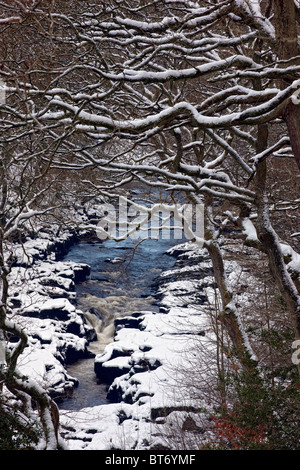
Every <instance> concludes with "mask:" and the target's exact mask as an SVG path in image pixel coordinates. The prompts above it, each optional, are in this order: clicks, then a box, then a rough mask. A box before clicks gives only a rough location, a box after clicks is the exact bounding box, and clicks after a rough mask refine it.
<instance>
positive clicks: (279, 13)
mask: <svg viewBox="0 0 300 470" xmlns="http://www.w3.org/2000/svg"><path fill="white" fill-rule="evenodd" d="M296 16H297V11H296V6H295V2H294V0H274V25H275V33H276V44H277V54H278V58H279V60H282V61H292V62H291V63H292V64H293V65H299V64H300V58H299V54H300V50H299V45H298V34H297V18H296ZM284 65H286V63H285V64H284ZM287 82H288V84H290V83H289V80H288V79H286V80H285V81H281V83H280V86H281V88H285V87H286V85H287ZM282 117H283V119H284V120H285V122H286V125H287V129H288V134H289V137H290V143H291V147H292V150H293V154H294V157H295V160H296V162H297V165H298V168H299V170H300V132H299V129H300V104H295V103H294V102H293V101H292V100H291V99H288V101H287V103H286V106H285V108H284V111H283V114H282Z"/></svg>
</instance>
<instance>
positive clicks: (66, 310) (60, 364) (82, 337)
mask: <svg viewBox="0 0 300 470" xmlns="http://www.w3.org/2000/svg"><path fill="white" fill-rule="evenodd" d="M78 241H79V238H78V236H77V234H76V233H74V232H67V231H66V232H64V233H62V234H60V235H59V236H57V234H54V232H44V231H43V230H39V232H38V233H37V234H35V236H34V237H32V238H31V237H28V238H27V239H26V240H25V241H24V242H23V244H22V245H17V244H15V245H14V248H13V253H14V262H13V267H12V271H11V274H10V286H11V288H10V298H9V305H10V308H11V312H12V315H13V318H14V319H15V321H17V322H18V323H20V324H22V325H23V326H24V328H25V329H26V332H27V334H28V346H27V347H26V348H25V351H24V353H23V354H22V357H21V358H20V363H19V370H20V372H22V373H23V374H24V375H28V376H30V377H31V378H33V379H35V380H36V381H37V382H38V383H40V384H41V385H42V386H44V387H46V388H47V389H48V391H49V393H50V394H51V396H52V397H53V398H54V399H55V400H57V402H58V403H59V402H60V400H61V399H62V397H65V396H68V395H71V394H72V393H73V392H74V390H75V389H76V387H77V386H78V380H77V378H76V377H73V376H72V375H70V374H69V373H68V366H69V365H70V364H72V363H74V362H76V361H78V360H83V359H88V358H91V357H93V355H94V354H93V353H91V352H90V349H89V346H90V345H92V344H93V343H94V342H95V341H96V332H95V329H94V328H93V327H92V326H91V324H90V323H89V322H88V321H87V319H86V317H85V315H84V313H83V312H82V310H81V309H79V308H78V305H77V300H78V299H77V295H76V285H78V283H79V282H82V281H84V280H85V279H88V278H89V276H90V266H89V265H88V264H87V263H74V262H71V261H66V260H63V257H64V256H65V254H66V253H68V251H69V249H70V248H71V247H72V246H73V245H74V244H76V243H78ZM200 252H201V250H200ZM169 256H173V257H174V261H175V260H176V259H177V264H176V263H175V267H174V270H168V271H165V272H163V273H161V274H160V276H159V277H158V278H157V280H156V285H153V286H152V287H153V292H155V294H154V297H155V304H156V306H155V309H153V310H154V311H151V309H149V310H147V311H143V310H142V311H133V312H131V313H130V314H129V315H126V316H125V317H124V316H123V317H122V318H118V319H116V321H115V329H114V331H115V333H114V338H113V342H111V343H110V344H108V346H107V347H106V348H105V350H104V352H103V353H102V354H99V355H97V356H96V358H95V372H96V375H97V376H98V378H99V379H100V380H101V381H102V382H104V383H105V384H106V387H107V388H108V398H109V401H110V403H106V404H104V405H100V406H93V407H88V408H84V409H81V410H74V411H72V410H61V411H60V414H61V423H62V424H61V432H62V435H63V437H64V438H65V439H66V441H67V443H68V445H69V448H70V449H74V450H77V449H78V450H83V449H84V450H92V449H98V450H101V449H111V448H120V449H136V450H138V449H139V450H143V449H145V450H146V449H150V448H151V449H152V448H156V447H157V448H161V447H166V448H172V444H171V443H164V437H163V433H162V429H163V428H164V429H166V426H168V419H169V417H170V416H172V419H173V417H174V415H176V413H179V414H180V420H181V421H182V425H183V427H184V423H185V422H186V420H188V422H189V420H190V419H192V421H193V422H194V419H196V416H197V415H196V414H195V418H191V413H192V414H193V413H194V411H196V407H198V406H199V402H198V403H196V404H193V403H191V402H190V400H188V403H187V398H186V395H185V397H184V399H183V398H182V396H180V395H182V393H184V391H183V392H180V393H178V390H177V389H178V383H181V382H182V380H181V378H180V377H178V374H179V375H180V374H181V369H182V367H181V362H182V361H183V360H184V356H185V354H182V352H183V351H186V352H187V351H188V350H189V348H190V346H191V345H192V344H193V340H192V341H191V339H192V338H193V337H195V338H198V337H202V338H204V337H205V333H204V331H205V323H206V320H205V317H203V316H202V315H201V313H200V312H199V295H200V294H199V292H200V290H201V289H203V288H204V286H205V282H206V287H209V283H210V282H211V279H210V280H209V278H208V277H207V276H206V281H205V282H204V279H202V277H203V276H202V274H199V272H198V263H199V250H198V249H197V248H196V249H195V247H193V246H192V245H184V246H182V247H177V249H176V251H174V249H173V250H171V251H170V253H169ZM200 256H201V257H203V256H204V255H203V253H202V252H201V254H200ZM204 258H205V256H204ZM204 258H203V260H202V261H203V262H204V265H205V263H206V261H204ZM205 273H206V274H210V273H209V272H208V271H207V268H206V267H205ZM193 276H194V279H193ZM200 285H202V287H201V288H200ZM199 288H200V290H199ZM203 295H204V294H203ZM205 295H206V294H205ZM193 297H194V300H193ZM203 299H204V297H203V298H201V299H200V300H201V302H202V303H203ZM201 302H200V303H201ZM193 303H196V304H197V307H193ZM14 341H15V339H14V338H10V343H9V344H8V347H12V346H13V344H14ZM174 370H175V371H176V373H174ZM176 419H177V418H176ZM163 424H165V426H163V428H162V425H163ZM156 426H159V432H158V434H157V431H156V430H155V428H156ZM196 427H197V426H196ZM158 435H159V437H158ZM174 445H175V448H176V446H177V445H178V443H176V444H174Z"/></svg>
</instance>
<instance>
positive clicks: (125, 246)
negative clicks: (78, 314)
mask: <svg viewBox="0 0 300 470" xmlns="http://www.w3.org/2000/svg"><path fill="white" fill-rule="evenodd" d="M177 243H178V240H172V239H170V240H164V239H159V240H153V239H150V238H149V239H145V240H143V241H142V242H141V241H140V240H132V239H130V238H128V239H127V240H124V241H121V242H115V241H113V240H105V241H100V240H97V239H96V240H95V239H93V240H84V241H81V242H80V243H78V244H76V245H74V246H73V247H72V248H71V249H70V251H69V252H68V254H67V255H66V256H65V260H70V261H74V262H77V263H86V264H88V265H89V266H90V267H91V276H90V279H88V280H86V281H85V282H82V283H80V284H78V285H77V288H76V289H77V299H78V308H79V309H81V310H82V311H84V312H85V314H86V318H87V320H88V321H89V322H90V324H92V325H93V327H94V328H95V330H96V332H97V338H98V339H97V341H95V342H93V343H91V344H90V346H89V349H90V351H91V352H93V353H94V354H99V353H101V352H102V351H103V350H104V348H105V346H106V345H107V344H108V343H109V342H111V341H112V340H113V333H114V329H113V322H114V319H116V318H119V317H122V316H126V315H129V314H131V313H133V312H136V311H148V310H150V311H158V309H159V307H158V306H157V305H156V304H155V299H154V298H153V294H155V278H156V277H157V276H158V275H159V274H160V273H161V272H162V271H163V270H166V269H169V268H171V267H172V266H173V264H174V262H175V260H174V259H173V258H172V257H171V256H169V255H167V254H166V250H168V248H170V247H171V246H174V245H175V244H177ZM68 374H70V375H71V376H72V377H76V378H77V379H78V380H79V386H78V387H77V388H76V389H75V390H74V393H73V395H72V397H70V398H69V399H67V400H64V401H63V402H62V403H60V404H59V407H60V408H61V409H66V410H78V409H81V408H83V407H91V406H96V405H101V404H105V403H107V399H106V393H107V389H106V386H105V385H104V384H98V383H97V379H96V376H95V373H94V359H85V360H81V361H78V362H76V363H75V364H72V365H70V366H69V367H68Z"/></svg>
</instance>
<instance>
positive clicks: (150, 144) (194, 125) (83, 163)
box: [0, 0, 300, 450]
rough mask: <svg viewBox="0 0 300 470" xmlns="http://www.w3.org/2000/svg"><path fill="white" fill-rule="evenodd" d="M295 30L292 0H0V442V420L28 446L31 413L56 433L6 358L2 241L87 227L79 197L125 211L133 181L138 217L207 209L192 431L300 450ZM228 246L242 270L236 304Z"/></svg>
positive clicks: (8, 318)
mask: <svg viewBox="0 0 300 470" xmlns="http://www.w3.org/2000/svg"><path fill="white" fill-rule="evenodd" d="M299 34H300V2H299V0H152V1H148V0H122V1H121V0H106V1H104V0H103V1H102V0H81V1H76V0H70V1H65V0H50V1H49V0H48V1H46V0H1V1H0V79H1V82H0V92H1V93H0V414H1V416H0V441H1V435H2V436H3V435H4V434H5V432H6V429H7V428H6V426H7V422H8V423H10V424H9V426H12V428H13V432H14V433H15V434H16V435H17V436H18V435H22V436H23V435H24V436H25V437H24V438H23V441H24V442H22V443H21V444H20V446H21V447H20V448H22V446H24V447H25V448H26V447H27V446H29V447H30V448H31V446H33V447H34V444H35V443H36V441H37V436H36V435H35V433H33V435H26V432H25V431H26V428H28V424H26V425H24V423H29V422H30V423H33V424H35V425H36V426H37V427H38V429H39V432H38V434H39V436H38V441H39V442H41V441H42V442H43V446H44V447H42V448H43V449H44V450H48V449H63V448H64V444H63V442H62V441H63V439H62V437H61V435H60V417H59V410H58V408H57V406H56V403H55V401H54V400H53V398H52V397H51V396H50V394H49V391H48V390H47V389H46V388H43V387H41V386H40V385H39V384H37V383H36V382H35V381H34V380H33V379H32V380H31V378H30V377H24V376H23V375H22V374H21V373H20V372H19V369H18V364H19V360H20V357H21V355H22V353H23V351H24V349H25V348H26V346H27V343H28V336H27V332H26V329H24V328H23V327H22V324H20V323H19V322H18V321H17V318H18V317H15V315H14V311H13V309H12V308H11V304H10V295H11V294H10V290H11V285H10V279H11V276H10V274H11V271H12V268H13V265H14V264H13V263H14V257H15V249H16V248H15V247H16V244H19V245H18V246H20V245H21V246H22V242H23V241H24V240H25V239H26V237H27V236H31V237H32V236H33V235H34V234H35V233H37V232H38V230H39V228H40V227H43V228H45V227H48V228H49V227H53V226H54V225H55V226H56V227H58V230H59V231H64V230H65V229H68V230H70V229H71V230H74V231H77V232H80V230H83V229H84V230H86V229H89V228H90V226H89V225H88V224H83V223H82V221H79V220H78V218H76V215H74V214H76V213H78V210H79V208H80V206H81V204H82V201H83V202H84V203H86V202H88V201H92V200H94V199H97V198H98V200H99V198H100V200H101V201H104V202H105V203H107V204H116V203H117V202H118V201H119V200H120V198H122V197H123V198H126V201H128V202H129V203H130V204H132V207H134V208H136V210H138V209H139V206H138V202H137V200H136V199H135V189H136V188H141V187H142V188H143V191H144V194H145V199H147V201H148V205H147V207H148V209H145V214H144V216H145V218H146V219H145V220H147V219H149V217H150V216H151V204H157V203H159V204H166V205H168V207H173V208H174V207H176V208H181V209H182V208H184V207H186V205H190V206H191V207H193V206H196V205H199V206H200V205H201V207H203V208H204V213H203V214H202V215H203V224H204V230H203V233H201V234H200V235H199V234H196V235H195V238H194V239H193V240H192V241H196V242H198V243H199V245H200V246H201V249H203V250H205V252H206V253H207V254H208V256H209V259H210V262H211V264H212V268H213V277H214V283H215V288H216V298H217V301H216V305H214V309H215V311H216V312H217V314H216V316H213V320H212V325H211V327H212V329H213V330H214V333H215V337H216V344H217V347H216V349H215V354H216V356H215V357H214V358H213V361H214V363H215V364H216V365H217V367H216V368H214V369H213V370H214V371H215V376H214V387H215V388H214V394H215V403H216V406H215V410H214V413H215V414H214V416H209V417H207V419H208V422H209V423H210V426H211V434H212V435H213V436H214V439H212V442H210V443H209V444H207V443H205V444H203V442H202V441H201V436H199V441H198V444H197V445H198V448H199V449H207V450H214V449H230V450H231V449H239V450H248V449H262V450H282V449H288V450H299V448H300V431H299V429H300V428H299V421H298V419H300V407H299V387H300V377H299V374H300V224H299V208H300V204H299V203H300V198H299V189H300V35H299ZM149 204H150V206H149ZM100 215H101V214H100ZM100 215H99V214H98V215H97V214H96V217H95V220H93V224H95V223H96V224H97V223H98V224H101V217H100ZM102 215H103V214H102ZM202 215H201V217H202ZM178 217H181V218H182V220H183V221H184V220H185V217H186V214H185V213H184V212H183V211H182V210H180V214H179V216H178ZM187 219H188V217H187ZM186 222H189V220H187V221H186ZM98 226H100V225H98ZM137 228H140V224H131V223H130V221H128V229H127V231H126V234H127V235H126V236H129V234H131V235H132V234H133V233H134V231H135V230H137ZM232 259H233V260H238V262H239V263H240V264H241V265H242V266H243V272H244V273H247V276H248V277H249V278H250V277H251V276H255V277H256V280H257V282H256V285H255V290H254V291H253V292H251V295H250V292H249V297H248V301H247V303H243V301H241V300H240V299H241V296H240V293H241V290H242V288H243V286H242V281H241V279H239V278H238V277H237V279H236V281H235V283H234V284H232V283H231V282H229V277H230V276H232V274H233V273H232V272H231V273H230V272H228V269H227V262H228V260H232ZM12 338H14V341H12ZM16 338H17V340H16ZM202 354H203V351H202V352H201V354H200V353H199V359H198V361H199V362H201V361H203V358H202ZM208 354H210V352H208ZM196 380H197V381H199V384H198V387H199V395H200V396H201V394H202V389H201V387H202V385H201V384H202V381H201V373H200V372H199V375H198V377H197V379H196ZM203 393H205V391H203ZM12 402H13V403H14V407H13V409H14V412H13V413H12V407H11V403H12ZM1 428H2V430H1ZM17 441H18V439H17ZM18 445H19V444H18Z"/></svg>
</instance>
